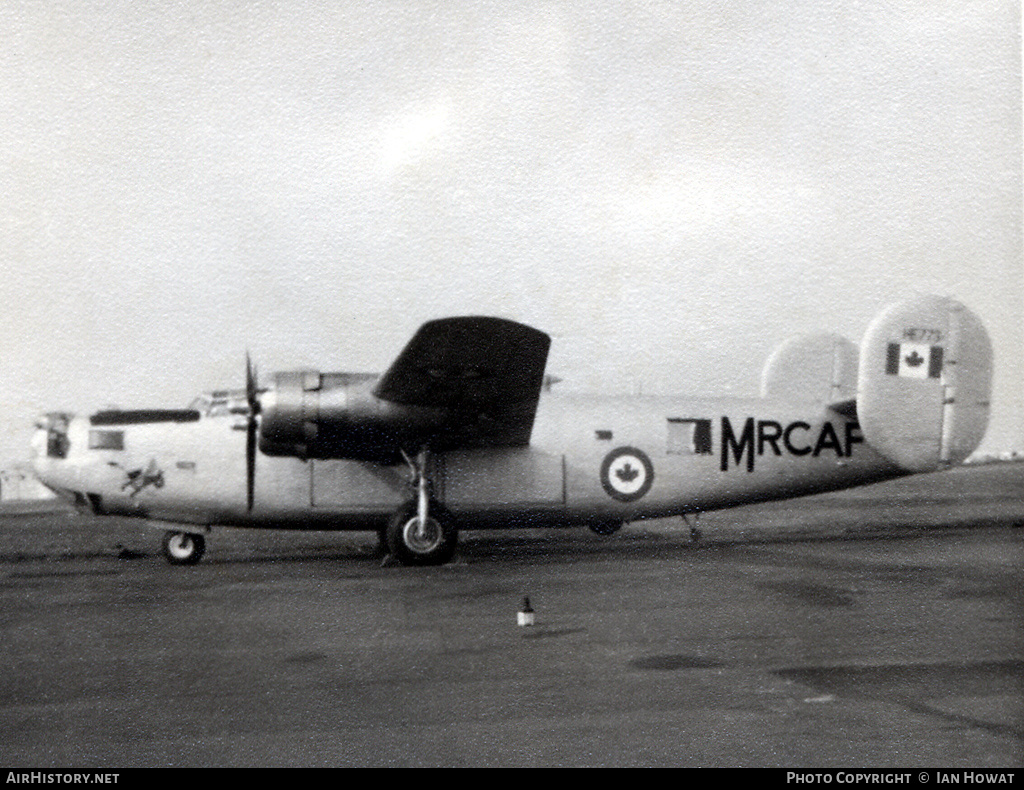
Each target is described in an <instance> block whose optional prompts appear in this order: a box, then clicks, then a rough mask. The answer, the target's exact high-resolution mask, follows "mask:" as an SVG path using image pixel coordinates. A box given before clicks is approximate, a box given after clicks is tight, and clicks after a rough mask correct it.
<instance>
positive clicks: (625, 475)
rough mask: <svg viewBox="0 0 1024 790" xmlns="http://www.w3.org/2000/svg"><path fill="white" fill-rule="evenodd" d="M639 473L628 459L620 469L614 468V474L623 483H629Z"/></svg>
mask: <svg viewBox="0 0 1024 790" xmlns="http://www.w3.org/2000/svg"><path fill="white" fill-rule="evenodd" d="M639 474H640V472H639V471H638V470H636V469H634V468H633V465H632V464H631V463H630V462H629V461H626V463H625V465H624V466H623V467H622V468H621V469H616V470H615V476H616V477H617V478H619V480H621V481H622V482H623V483H630V482H632V481H633V480H636V478H637V475H639Z"/></svg>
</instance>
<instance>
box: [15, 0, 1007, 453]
mask: <svg viewBox="0 0 1024 790" xmlns="http://www.w3.org/2000/svg"><path fill="white" fill-rule="evenodd" d="M62 6H63V8H62ZM0 30H2V31H3V42H4V43H3V47H2V49H0V125H2V126H0V128H2V131H3V134H0V187H2V188H0V201H2V202H0V267H2V273H3V277H2V281H0V304H2V306H3V313H2V315H0V322H2V323H0V326H2V328H3V344H2V348H3V356H2V366H0V467H2V466H4V465H5V464H7V463H8V462H9V461H16V460H19V459H21V458H23V457H24V456H25V455H26V452H25V449H24V448H25V445H26V444H27V441H28V435H29V429H30V426H31V423H32V421H33V419H34V417H35V415H36V414H37V413H38V412H40V411H44V410H53V409H58V408H60V409H71V410H76V411H81V412H85V411H90V410H93V409H96V408H99V407H102V406H104V405H107V404H117V405H119V406H122V407H146V406H149V407H153V406H184V405H186V404H187V403H188V402H189V400H190V399H191V397H192V396H193V395H194V394H196V393H198V392H199V391H202V390H208V389H213V388H217V387H227V386H233V387H241V386H243V381H244V358H245V352H246V349H249V350H251V352H252V354H253V356H254V357H255V358H256V359H257V361H258V362H259V365H260V370H261V372H262V373H264V374H268V373H269V372H270V371H273V370H281V369H289V368H296V367H303V366H312V367H317V368H320V369H324V370H353V371H374V370H382V369H384V368H385V367H386V366H387V365H388V364H389V363H390V361H391V360H392V358H393V357H394V356H395V355H396V354H397V352H398V351H399V350H400V349H401V347H402V345H403V344H404V343H405V341H406V340H407V339H408V338H409V337H410V336H411V335H412V333H413V332H414V331H415V329H416V328H417V327H418V326H419V324H420V323H421V322H423V321H424V320H427V319H430V318H436V317H439V316H443V315H452V314H494V315H501V316H505V317H509V318H514V319H517V320H520V321H524V322H526V323H529V324H532V325H534V326H537V327H538V328H540V329H543V330H545V331H547V332H549V333H550V334H551V335H552V337H553V345H552V351H551V356H550V358H549V366H548V369H549V372H551V373H554V374H556V375H558V376H561V377H562V378H563V379H564V380H565V381H564V383H563V384H562V385H559V386H563V387H566V388H571V389H589V390H594V389H599V390H605V391H610V392H630V391H634V390H636V389H637V388H640V389H642V390H643V391H644V392H662V393H669V392H675V393H693V394H715V393H722V394H730V395H756V394H757V390H758V384H759V377H760V370H761V366H762V364H763V361H764V359H765V358H766V357H767V356H768V355H769V353H770V352H771V350H772V348H773V347H774V346H775V345H776V344H778V343H779V342H781V341H782V340H784V339H785V338H787V337H789V336H790V335H792V334H794V333H799V332H806V331H816V330H828V331H836V332H839V333H841V334H843V335H846V336H847V337H849V338H850V339H852V340H854V341H859V340H860V338H861V335H862V334H863V332H864V330H865V328H866V327H867V324H868V323H869V321H870V319H871V318H872V316H873V315H874V314H875V313H876V312H878V311H879V310H880V309H881V308H882V307H884V306H885V305H886V304H888V303H890V302H892V301H894V300H896V299H899V298H902V297H904V296H906V295H908V294H911V293H920V292H935V293H939V294H943V295H950V296H954V297H956V298H958V299H960V300H961V301H963V302H965V303H966V304H968V305H969V306H970V307H971V308H972V309H973V310H975V312H977V313H978V314H979V315H980V317H981V318H982V320H983V321H984V322H985V324H986V325H987V327H988V329H989V332H990V334H991V336H992V338H993V342H994V346H995V353H996V378H995V395H994V418H993V424H992V427H991V428H990V432H989V437H988V438H987V439H986V442H985V446H986V448H992V449H1009V448H1021V447H1024V419H1022V412H1024V409H1022V400H1024V399H1022V392H1024V369H1022V368H1024V365H1022V361H1024V321H1022V314H1024V270H1022V263H1021V211H1022V207H1021V78H1020V55H1021V48H1020V12H1019V2H1018V0H988V1H982V2H965V1H964V0H955V2H954V1H953V0H949V1H948V2H942V0H938V1H937V0H917V1H916V2H915V1H911V2H907V1H906V0H904V1H902V2H900V1H899V0H897V1H896V2H887V3H867V2H864V3H861V2H855V1H854V0H850V1H848V2H830V1H829V0H796V1H795V2H788V3H742V2H708V0H702V1H701V2H692V3H691V2H664V3H662V2H656V1H654V0H644V1H643V2H632V3H630V2H621V3H615V2H611V3H587V2H576V3H569V2H565V3H559V2H516V3H507V2H493V3H491V2H473V1H472V0H467V2H462V3H459V2H455V3H453V2H450V1H449V2H442V1H440V0H439V1H438V2H401V1H399V0H396V1H395V2H364V3H360V2H353V1H352V0H346V2H340V1H339V2H330V3H327V2H325V3H318V2H301V3H276V2H275V3H270V2H266V3H261V2H245V3H237V2H227V1H226V0H222V1H221V2H200V1H199V0H180V1H179V2H175V3H167V2H156V1H154V2H120V3H118V2H102V3H100V2H81V1H78V2H67V3H57V4H55V3H53V2H50V1H48V0H39V2H28V1H27V0H7V2H4V3H3V4H2V5H0Z"/></svg>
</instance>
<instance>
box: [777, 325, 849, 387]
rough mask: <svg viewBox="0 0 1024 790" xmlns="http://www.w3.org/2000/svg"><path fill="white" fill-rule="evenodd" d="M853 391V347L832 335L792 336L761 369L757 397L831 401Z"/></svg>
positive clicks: (847, 341)
mask: <svg viewBox="0 0 1024 790" xmlns="http://www.w3.org/2000/svg"><path fill="white" fill-rule="evenodd" d="M856 391H857V346H856V345H854V344H853V343H852V342H850V341H849V340H847V339H846V338H845V337H840V336H839V335H833V334H824V333H822V334H817V335H800V336H797V337H792V338H790V339H789V340H787V341H786V342H784V343H783V344H782V345H780V346H779V347H778V348H776V349H775V351H773V352H772V354H771V356H769V357H768V361H767V362H766V363H765V366H764V370H763V371H762V372H761V397H762V398H776V397H777V398H781V399H783V400H794V401H796V400H818V401H821V402H823V403H835V402H838V401H844V400H847V399H852V398H853V397H854V395H855V394H856Z"/></svg>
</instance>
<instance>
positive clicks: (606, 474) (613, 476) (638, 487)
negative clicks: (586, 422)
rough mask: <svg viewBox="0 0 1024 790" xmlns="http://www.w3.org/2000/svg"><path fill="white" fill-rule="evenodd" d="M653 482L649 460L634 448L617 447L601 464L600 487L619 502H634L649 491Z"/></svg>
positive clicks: (652, 468) (652, 470) (642, 452)
mask: <svg viewBox="0 0 1024 790" xmlns="http://www.w3.org/2000/svg"><path fill="white" fill-rule="evenodd" d="M653 482H654V466H653V465H652V464H651V459H650V458H648V457H647V454H646V453H645V452H644V451H643V450H638V449H637V448H635V447H617V448H616V449H614V450H612V451H611V452H610V453H608V455H606V456H605V457H604V462H603V463H602V464H601V485H603V486H604V490H605V491H606V492H607V493H608V496H610V497H611V498H612V499H617V500H618V501H619V502H635V501H636V500H638V499H640V497H642V496H643V495H644V494H646V493H647V492H648V491H650V490H651V484H652V483H653Z"/></svg>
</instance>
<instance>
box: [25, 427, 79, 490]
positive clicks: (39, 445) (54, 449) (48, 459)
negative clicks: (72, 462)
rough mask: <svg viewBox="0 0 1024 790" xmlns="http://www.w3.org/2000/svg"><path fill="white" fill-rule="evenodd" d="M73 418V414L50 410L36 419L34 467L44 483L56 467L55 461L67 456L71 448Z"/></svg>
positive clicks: (33, 450)
mask: <svg viewBox="0 0 1024 790" xmlns="http://www.w3.org/2000/svg"><path fill="white" fill-rule="evenodd" d="M71 418H72V415H70V414H66V413H64V412H49V413H47V414H44V415H42V416H41V417H40V418H39V419H38V420H36V430H35V433H33V434H32V469H33V471H34V472H35V473H36V477H38V478H39V479H40V480H42V481H43V482H44V483H46V482H47V479H46V478H47V476H48V475H49V473H50V472H51V471H53V469H54V462H55V461H61V460H63V459H65V458H67V455H68V450H69V449H70V448H71V442H70V440H69V439H68V426H69V425H70V424H71Z"/></svg>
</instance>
